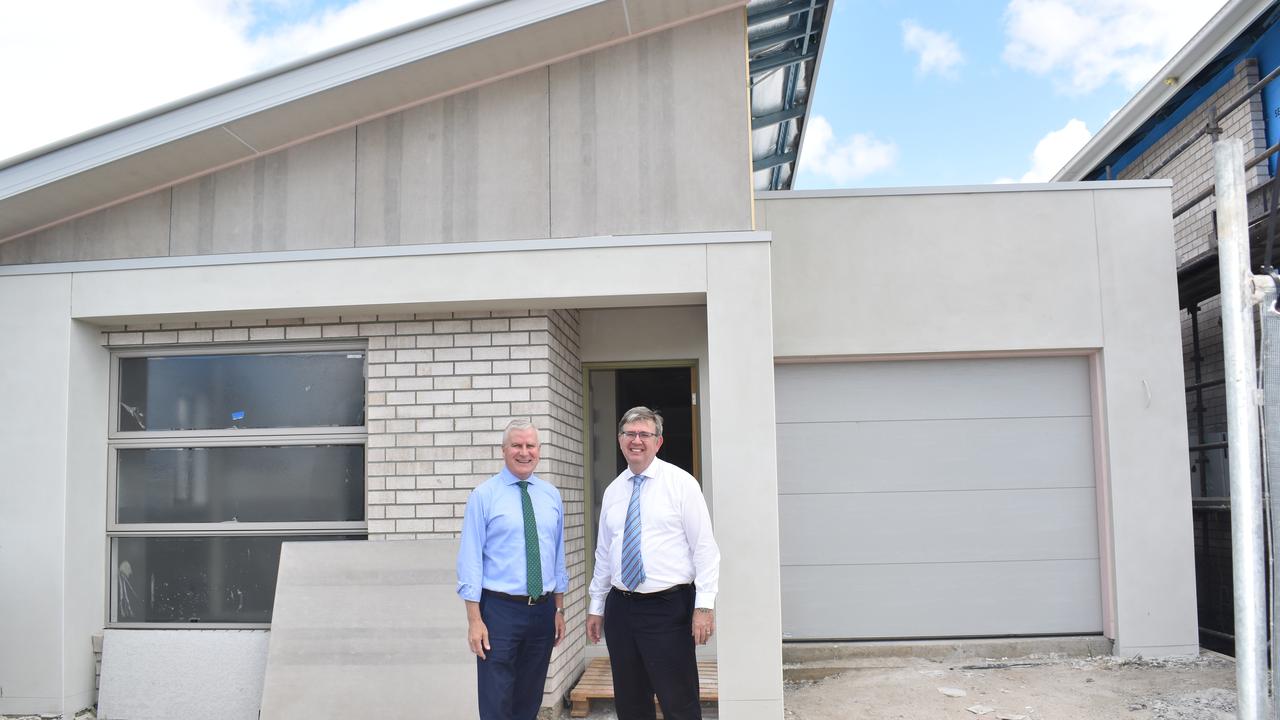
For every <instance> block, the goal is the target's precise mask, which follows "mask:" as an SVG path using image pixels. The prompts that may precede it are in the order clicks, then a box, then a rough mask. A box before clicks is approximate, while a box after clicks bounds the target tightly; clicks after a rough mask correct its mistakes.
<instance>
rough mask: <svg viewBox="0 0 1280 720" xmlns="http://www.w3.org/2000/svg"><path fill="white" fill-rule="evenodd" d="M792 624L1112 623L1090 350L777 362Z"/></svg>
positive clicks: (826, 628)
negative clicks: (1103, 561) (1105, 619)
mask: <svg viewBox="0 0 1280 720" xmlns="http://www.w3.org/2000/svg"><path fill="white" fill-rule="evenodd" d="M776 388H777V393H778V394H777V408H778V425H777V429H778V476H779V483H778V487H779V497H778V505H779V512H780V530H781V553H782V578H783V597H782V600H783V631H784V633H785V634H786V635H787V636H788V637H795V638H808V639H840V638H889V637H956V636H982V635H1020V634H1047V633H1093V632H1098V631H1100V629H1101V626H1102V618H1101V615H1102V593H1101V587H1100V584H1101V572H1100V563H1099V560H1098V555H1099V551H1098V523H1097V488H1096V483H1095V480H1094V473H1095V469H1094V447H1093V419H1092V414H1093V413H1092V389H1091V382H1090V375H1089V361H1088V358H1085V357H1078V356H1077V357H1051V358H1034V357H1014V358H982V359H938V360H902V361H898V360H894V361H874V362H845V363H819V364H803V365H800V364H797V365H780V366H778V368H777V382H776Z"/></svg>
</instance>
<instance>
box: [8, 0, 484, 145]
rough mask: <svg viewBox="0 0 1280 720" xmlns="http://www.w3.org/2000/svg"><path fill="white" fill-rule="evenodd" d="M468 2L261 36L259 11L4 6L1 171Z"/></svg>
mask: <svg viewBox="0 0 1280 720" xmlns="http://www.w3.org/2000/svg"><path fill="white" fill-rule="evenodd" d="M266 1H267V2H269V3H273V4H274V6H275V8H277V9H278V8H281V7H285V8H287V7H288V6H289V4H290V0H266ZM461 2H462V0H425V1H418V2H414V1H413V0H356V1H355V2H353V3H351V4H349V5H347V6H346V7H344V8H342V9H340V10H337V11H330V12H324V13H322V14H320V15H318V16H314V17H312V18H310V19H307V20H304V21H301V22H298V23H295V24H293V25H286V26H281V27H275V28H267V29H266V30H265V31H262V32H258V33H256V34H255V33H252V32H251V31H252V30H253V29H254V27H255V23H257V22H259V21H261V17H259V16H256V15H255V4H254V3H251V2H248V0H130V1H129V2H124V3H113V2H101V0H46V1H45V2H29V3H28V2H7V3H0V67H4V68H7V71H6V72H4V73H0V97H4V98H5V105H6V112H5V113H3V114H0V159H2V158H6V157H11V156H13V155H17V154H20V153H23V152H26V151H28V150H31V149H34V148H36V147H39V146H42V145H46V144H48V143H51V142H55V141H57V140H60V139H62V138H65V137H68V136H71V135H74V134H76V133H79V132H83V131H85V130H89V129H92V128H96V127H99V126H102V125H105V124H107V123H111V122H114V121H116V120H119V119H122V118H125V117H128V116H130V115H134V114H137V113H140V112H143V111H146V110H149V109H151V108H154V107H157V106H159V105H163V104H165V103H167V102H171V101H173V100H178V99H181V98H183V97H187V96H189V95H193V94H195V93H198V92H201V91H203V90H207V89H209V88H212V87H215V86H217V85H221V84H224V83H227V82H231V81H233V80H236V79H239V78H241V77H244V76H246V75H249V74H252V73H255V72H259V71H261V70H265V69H268V68H269V67H272V66H274V65H278V64H280V63H283V62H287V61H289V60H293V59H297V58H299V57H303V56H305V55H309V54H312V53H315V52H319V51H321V50H324V49H326V48H329V47H333V46H335V45H339V44H342V43H345V42H349V41H352V40H356V39H358V38H361V37H364V36H367V35H369V34H372V33H375V32H378V31H380V30H384V29H386V28H390V27H394V26H397V25H401V24H404V23H407V22H411V21H413V20H415V19H418V18H421V17H426V16H427V15H432V14H435V13H437V12H440V11H442V10H445V9H448V8H450V7H454V6H457V5H459V4H461ZM257 7H261V4H260V3H259V4H258V5H257Z"/></svg>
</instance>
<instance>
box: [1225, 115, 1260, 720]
mask: <svg viewBox="0 0 1280 720" xmlns="http://www.w3.org/2000/svg"><path fill="white" fill-rule="evenodd" d="M1213 171H1214V178H1215V184H1216V186H1217V196H1218V197H1217V202H1218V273H1219V275H1220V279H1221V282H1222V346H1223V347H1222V349H1223V355H1224V360H1225V362H1226V381H1227V437H1228V442H1229V443H1230V445H1229V446H1228V448H1227V466H1228V468H1229V471H1230V473H1231V568H1232V576H1233V584H1234V586H1235V603H1234V607H1235V626H1236V694H1237V697H1238V701H1237V711H1238V713H1239V714H1238V715H1237V717H1239V718H1240V720H1263V718H1264V717H1266V716H1267V686H1268V683H1267V626H1266V603H1267V599H1266V584H1265V574H1264V570H1263V568H1264V564H1263V541H1262V464H1261V460H1260V458H1259V439H1258V396H1257V390H1258V384H1257V357H1256V353H1255V349H1254V335H1253V312H1252V310H1253V302H1254V301H1253V298H1252V294H1253V283H1252V278H1251V277H1250V269H1249V224H1248V208H1247V205H1246V196H1245V192H1246V191H1245V179H1244V146H1243V144H1242V143H1241V142H1240V140H1239V139H1237V138H1224V139H1222V140H1220V141H1219V142H1217V143H1216V144H1215V145H1214V148H1213Z"/></svg>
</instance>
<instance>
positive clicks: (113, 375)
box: [104, 340, 369, 630]
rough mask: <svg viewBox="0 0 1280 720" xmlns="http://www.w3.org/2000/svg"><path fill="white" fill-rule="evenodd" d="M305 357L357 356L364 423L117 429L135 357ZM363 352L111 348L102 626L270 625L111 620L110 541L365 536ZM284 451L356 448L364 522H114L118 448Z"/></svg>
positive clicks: (113, 548) (329, 346)
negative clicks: (123, 379)
mask: <svg viewBox="0 0 1280 720" xmlns="http://www.w3.org/2000/svg"><path fill="white" fill-rule="evenodd" d="M309 352H350V353H356V352H358V353H360V354H361V355H362V356H363V364H364V370H363V376H364V387H363V388H362V389H361V392H362V394H363V396H364V422H365V424H364V425H360V426H343V427H332V426H321V427H298V428H233V429H219V430H154V431H150V430H140V431H139V430H131V431H121V430H119V429H118V428H119V427H120V425H119V423H120V386H119V383H120V361H121V360H122V359H125V358H136V357H175V356H191V355H269V354H299V353H309ZM368 367H369V349H368V342H367V341H363V340H361V341H358V342H353V341H349V340H348V341H343V342H318V343H316V342H296V343H291V342H285V343H274V342H273V343H234V344H226V345H218V346H210V345H207V344H203V343H202V344H191V345H164V346H155V347H131V348H123V349H118V350H116V349H113V350H111V355H110V379H109V383H110V385H109V393H108V402H109V403H110V405H109V412H108V417H107V422H108V431H107V477H106V482H107V492H106V508H105V510H106V515H107V517H106V540H107V542H106V552H105V554H106V560H107V565H106V577H105V578H104V585H105V587H104V592H106V593H107V603H106V615H107V617H106V619H105V626H106V627H108V628H121V629H158V630H159V629H170V630H171V629H174V628H188V629H192V628H199V629H210V630H212V629H257V630H260V629H265V628H270V627H271V624H270V623H258V622H246V623H227V622H175V621H168V622H121V621H117V620H115V619H114V618H115V617H116V614H117V607H116V602H117V599H118V585H117V577H116V575H117V574H116V572H115V568H117V567H118V566H119V558H118V554H117V543H116V542H115V539H116V538H126V537H131V538H178V537H218V536H222V537H226V536H243V537H259V536H318V535H335V536H345V535H365V536H367V535H368V532H369V502H368V493H369V476H368V465H369V458H368V439H369V432H368V427H369V417H368V411H369V389H368V388H369V384H368V378H369V370H368ZM290 445H360V446H362V447H364V448H365V456H364V457H365V461H364V464H365V467H364V470H365V473H364V477H363V481H364V495H365V501H364V508H363V514H364V519H363V520H358V521H349V520H348V521H331V522H322V521H307V522H218V523H121V522H118V521H117V518H118V510H119V509H118V507H117V506H116V503H117V500H118V497H117V496H118V487H117V485H118V479H119V478H118V473H119V460H118V453H119V451H120V450H125V449H135V450H136V449H143V450H145V449H151V448H202V447H273V446H290Z"/></svg>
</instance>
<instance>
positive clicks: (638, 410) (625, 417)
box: [618, 405, 662, 437]
mask: <svg viewBox="0 0 1280 720" xmlns="http://www.w3.org/2000/svg"><path fill="white" fill-rule="evenodd" d="M639 420H648V421H649V422H651V423H653V431H654V433H655V434H656V435H658V437H662V416H661V415H659V414H658V413H656V412H654V411H652V410H650V409H649V408H647V407H645V406H643V405H638V406H636V407H633V408H631V409H630V410H628V411H626V412H625V413H623V414H622V419H621V420H619V421H618V432H619V433H621V432H622V428H624V427H626V426H627V425H628V424H630V423H633V422H637V421H639Z"/></svg>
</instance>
